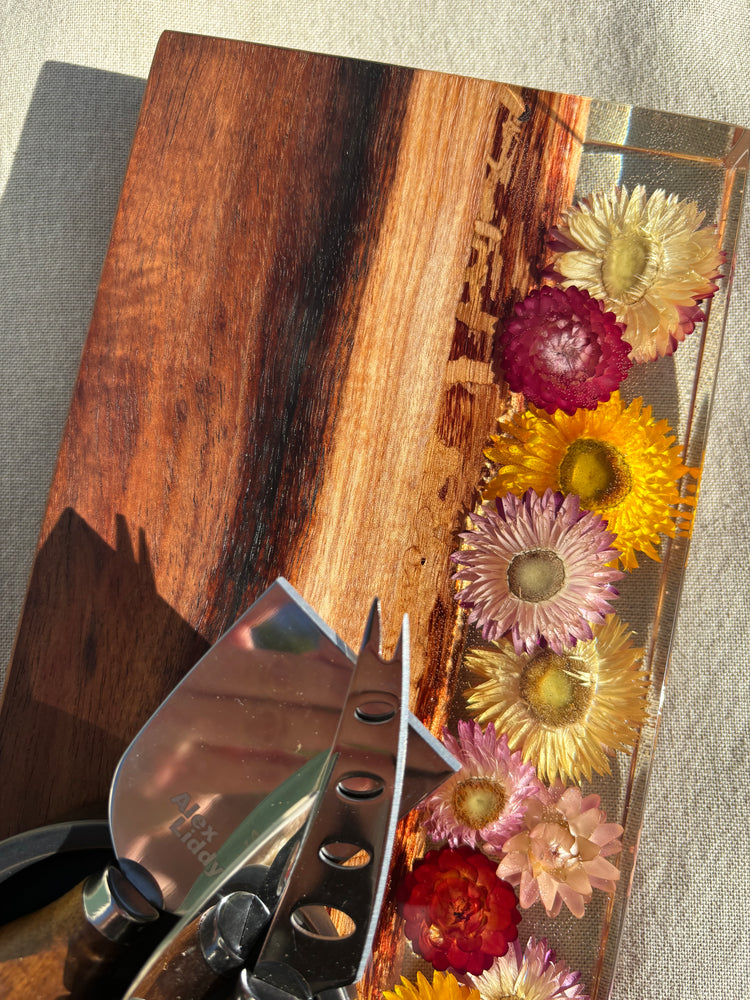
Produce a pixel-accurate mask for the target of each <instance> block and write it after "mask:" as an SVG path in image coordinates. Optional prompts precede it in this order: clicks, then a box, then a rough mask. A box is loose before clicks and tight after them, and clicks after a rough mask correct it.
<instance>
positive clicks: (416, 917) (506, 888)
mask: <svg viewBox="0 0 750 1000" xmlns="http://www.w3.org/2000/svg"><path fill="white" fill-rule="evenodd" d="M496 868H497V864H496V862H493V861H490V860H489V858H487V857H486V856H485V855H484V854H482V852H481V851H473V850H472V849H471V848H470V847H456V848H453V847H443V848H442V849H440V850H435V851H429V852H428V853H427V854H426V855H425V856H424V858H421V859H420V860H418V861H417V862H416V863H415V865H414V868H413V869H412V870H411V871H410V872H408V873H407V875H406V877H405V878H404V880H403V882H401V884H400V885H399V887H398V889H397V891H396V901H397V904H398V911H399V913H400V914H401V916H402V917H403V918H404V921H405V927H404V933H405V934H406V936H407V938H408V939H409V940H410V941H411V943H412V947H413V948H414V950H415V952H416V953H417V954H419V955H421V956H422V957H423V958H425V959H426V960H427V961H428V962H430V963H431V964H432V965H433V966H434V967H435V968H436V969H438V970H440V971H441V972H444V971H445V970H446V969H453V971H454V972H457V973H465V972H473V973H474V974H476V975H479V973H480V972H484V971H485V969H489V967H490V966H491V965H492V963H493V961H494V960H495V959H496V958H497V957H498V956H500V955H504V954H505V952H506V951H507V950H508V944H509V942H511V941H514V940H515V939H516V938H517V937H518V927H517V925H518V923H519V921H520V919H521V916H520V914H519V912H518V907H517V902H518V901H517V900H516V894H515V892H514V891H513V889H512V888H511V886H510V885H508V883H507V882H505V881H504V880H503V879H501V878H498V876H497V872H496Z"/></svg>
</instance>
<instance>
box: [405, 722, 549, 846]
mask: <svg viewBox="0 0 750 1000" xmlns="http://www.w3.org/2000/svg"><path fill="white" fill-rule="evenodd" d="M443 742H444V743H445V745H446V747H447V748H448V750H450V752H451V753H452V754H453V755H454V757H456V759H457V760H458V761H459V762H460V764H461V768H460V770H459V771H457V772H456V774H454V775H453V776H452V777H450V778H449V779H448V780H447V781H446V782H444V783H443V784H442V785H441V786H440V788H439V789H438V790H437V791H436V792H435V793H434V794H433V795H431V796H430V797H429V798H428V799H427V801H426V802H425V803H424V809H425V811H426V813H427V818H426V820H425V824H424V829H425V833H426V834H427V836H428V837H430V838H431V839H432V840H434V841H438V842H439V841H442V840H447V842H448V843H449V844H450V846H451V847H458V846H459V844H466V845H468V846H469V847H474V848H479V849H481V850H483V851H484V852H485V854H488V855H490V856H492V855H495V856H496V855H499V853H500V851H501V849H502V846H503V844H504V843H505V841H506V840H507V839H508V837H510V836H512V834H514V833H517V832H518V830H520V828H521V823H522V821H523V814H524V812H525V810H526V803H527V802H528V800H529V798H530V797H531V796H532V795H534V794H536V793H537V792H538V791H539V788H540V785H539V781H538V780H537V776H536V771H535V770H534V767H533V766H532V765H531V764H524V763H523V761H522V760H521V754H520V753H514V754H512V753H511V752H510V750H509V749H508V741H507V739H506V738H505V736H500V737H498V735H497V733H496V731H495V727H494V726H487V729H486V731H485V732H483V731H482V727H481V726H479V725H477V723H476V722H471V721H466V720H464V719H462V720H460V721H459V723H458V738H456V737H454V736H452V735H451V734H450V733H448V732H446V734H445V736H444V737H443Z"/></svg>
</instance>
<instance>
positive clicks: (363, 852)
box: [320, 840, 372, 868]
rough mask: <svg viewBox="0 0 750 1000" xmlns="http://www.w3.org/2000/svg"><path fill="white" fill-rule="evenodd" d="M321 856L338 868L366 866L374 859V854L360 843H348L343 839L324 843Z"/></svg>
mask: <svg viewBox="0 0 750 1000" xmlns="http://www.w3.org/2000/svg"><path fill="white" fill-rule="evenodd" d="M320 856H321V858H322V859H323V861H327V862H328V864H329V865H334V866H335V867H336V868H364V867H365V865H369V863H370V861H371V860H372V854H370V852H369V851H368V850H367V848H366V847H360V846H359V844H347V843H345V842H344V841H341V840H335V841H329V842H328V843H326V844H322V845H321V848H320Z"/></svg>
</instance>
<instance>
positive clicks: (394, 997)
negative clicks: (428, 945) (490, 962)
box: [383, 972, 480, 1000]
mask: <svg viewBox="0 0 750 1000" xmlns="http://www.w3.org/2000/svg"><path fill="white" fill-rule="evenodd" d="M383 997H384V998H385V1000H480V996H479V993H478V991H477V990H476V989H475V988H474V987H472V986H469V985H467V984H466V983H459V981H458V980H457V979H456V977H455V976H454V975H453V973H452V972H434V973H433V974H432V982H429V980H428V979H427V978H426V977H425V976H423V975H422V973H421V972H417V976H416V981H415V982H413V983H412V982H410V981H409V980H408V979H406V977H405V976H402V977H401V985H400V986H394V987H393V989H392V990H384V991H383Z"/></svg>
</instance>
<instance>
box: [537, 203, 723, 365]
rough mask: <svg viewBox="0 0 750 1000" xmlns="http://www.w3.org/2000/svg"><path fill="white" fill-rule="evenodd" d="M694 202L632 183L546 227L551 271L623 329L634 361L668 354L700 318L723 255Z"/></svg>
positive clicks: (714, 286) (575, 206)
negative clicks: (599, 304) (549, 228)
mask: <svg viewBox="0 0 750 1000" xmlns="http://www.w3.org/2000/svg"><path fill="white" fill-rule="evenodd" d="M704 216H705V213H704V212H700V211H699V210H698V206H697V205H696V204H695V202H692V201H690V202H688V201H680V199H679V198H678V197H677V196H676V195H666V194H665V193H664V191H654V192H653V194H652V195H651V196H650V197H649V198H647V197H646V190H645V188H644V187H643V186H641V185H638V186H637V187H636V188H635V190H634V191H633V193H632V195H629V194H628V191H627V188H624V187H623V188H619V187H615V188H613V190H612V191H610V192H603V191H602V192H597V193H596V194H592V195H590V196H589V197H588V198H584V199H583V200H582V201H580V202H579V203H578V204H577V205H574V206H573V207H572V208H570V209H568V210H567V211H566V212H564V213H563V216H562V220H561V222H560V224H559V225H558V226H557V227H556V228H555V229H554V230H553V234H552V249H553V251H554V260H553V264H552V267H553V270H554V271H555V273H556V274H557V275H558V276H560V278H561V279H562V280H561V281H560V283H561V284H562V285H563V287H565V288H568V287H570V286H575V287H577V288H582V289H586V290H587V291H588V292H589V294H590V295H592V296H593V297H594V298H596V299H600V300H601V301H602V302H603V303H604V306H605V308H606V309H608V310H611V311H612V312H613V313H614V314H615V315H616V316H617V319H618V320H619V321H620V322H621V323H624V324H625V326H626V330H625V340H627V341H628V343H629V344H631V345H632V348H633V350H632V352H631V355H630V356H631V358H632V359H633V360H634V361H650V360H653V359H654V358H656V357H661V356H663V355H665V354H671V353H672V351H673V350H674V349H675V347H676V346H677V344H678V343H680V342H681V341H683V340H684V339H685V337H686V336H687V334H689V333H690V332H691V331H692V330H693V329H694V328H695V324H696V323H697V322H699V321H700V320H702V319H703V318H704V316H703V313H702V312H701V310H700V308H699V307H698V303H699V302H701V301H702V300H703V299H706V298H710V296H712V295H713V294H714V292H715V291H716V289H717V287H718V286H717V284H716V281H715V279H716V278H717V277H718V274H719V268H720V266H721V263H722V260H723V256H722V253H721V251H720V250H719V248H718V245H717V239H716V234H715V233H714V232H713V231H712V230H711V229H701V228H700V225H701V223H702V222H703V219H704Z"/></svg>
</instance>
